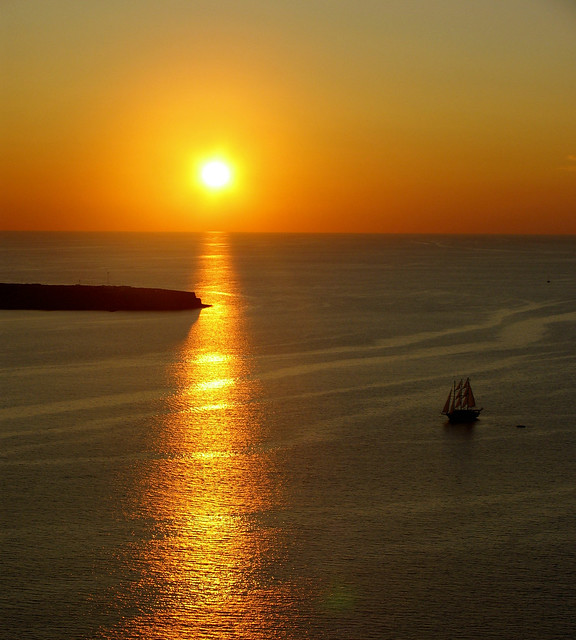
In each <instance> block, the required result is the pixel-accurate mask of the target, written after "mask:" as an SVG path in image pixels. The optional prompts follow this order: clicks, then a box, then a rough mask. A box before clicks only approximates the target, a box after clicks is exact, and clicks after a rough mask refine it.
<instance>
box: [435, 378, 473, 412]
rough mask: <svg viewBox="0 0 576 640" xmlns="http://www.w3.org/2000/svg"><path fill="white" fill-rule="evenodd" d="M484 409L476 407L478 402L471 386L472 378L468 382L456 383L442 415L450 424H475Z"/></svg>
mask: <svg viewBox="0 0 576 640" xmlns="http://www.w3.org/2000/svg"><path fill="white" fill-rule="evenodd" d="M481 411H482V409H479V408H478V407H477V406H476V400H475V399H474V394H473V393H472V387H471V386H470V378H466V381H464V380H460V382H458V383H457V382H456V381H454V384H453V385H452V388H451V389H450V393H449V394H448V398H447V400H446V404H445V405H444V409H442V413H443V414H444V415H445V416H448V420H450V422H473V421H474V420H476V418H477V417H478V416H479V415H480V412H481Z"/></svg>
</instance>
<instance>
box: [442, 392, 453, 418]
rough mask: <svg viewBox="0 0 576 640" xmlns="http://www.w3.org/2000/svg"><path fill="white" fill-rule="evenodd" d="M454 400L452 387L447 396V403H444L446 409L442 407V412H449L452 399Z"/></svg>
mask: <svg viewBox="0 0 576 640" xmlns="http://www.w3.org/2000/svg"><path fill="white" fill-rule="evenodd" d="M451 400H452V389H450V393H449V394H448V397H447V398H446V404H445V405H444V409H442V413H448V411H450V401H451Z"/></svg>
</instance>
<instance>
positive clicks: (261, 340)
mask: <svg viewBox="0 0 576 640" xmlns="http://www.w3.org/2000/svg"><path fill="white" fill-rule="evenodd" d="M575 276H576V238H574V237H564V238H558V237H443V236H399V237H395V236H369V235H364V236H352V235H226V234H207V235H152V234H150V235H147V234H116V235H115V234H24V233H23V234H17V233H12V234H1V235H0V281H3V282H45V283H54V284H55V283H75V282H79V281H80V282H82V283H89V284H102V283H106V282H109V283H110V284H129V285H134V286H151V287H167V288H176V289H190V290H194V291H196V293H197V294H198V295H199V296H200V297H201V298H202V300H203V301H204V302H206V303H209V304H212V305H213V306H212V307H211V308H208V309H205V310H202V311H201V312H182V313H174V314H171V313H165V314H162V313H106V312H101V313H98V312H77V313H74V312H40V311H3V312H0V339H1V346H2V348H1V362H0V380H1V388H2V393H1V396H0V491H1V494H0V507H1V516H2V528H1V533H0V535H1V536H2V539H1V543H0V638H2V639H3V640H12V639H14V640H24V639H34V640H36V639H37V640H62V639H90V640H92V639H94V640H104V639H106V640H128V639H130V640H131V639H157V640H161V639H162V640H176V639H223V638H242V639H246V638H250V639H253V638H254V639H273V638H274V639H275V638H284V639H290V640H302V639H311V640H339V639H350V640H363V639H370V638H375V639H393V640H429V639H430V640H431V639H435V640H437V639H441V640H442V639H446V640H454V639H455V638H458V639H464V640H466V639H470V640H472V639H484V638H486V639H494V640H508V639H509V640H518V639H523V640H530V639H534V640H560V639H564V638H566V639H568V638H570V639H571V638H574V637H575V634H576V613H575V612H576V597H575V596H576V545H575V544H574V542H575V517H574V516H575V513H574V511H575V508H574V507H575V498H576V418H575V411H574V385H575V382H576V358H575V355H574V345H575V344H576V277H575ZM462 376H464V377H466V376H470V378H471V381H472V385H473V387H474V391H475V393H476V397H477V400H478V401H479V404H481V405H482V406H484V412H483V413H482V417H481V419H480V420H479V421H478V422H477V423H476V424H475V425H473V426H468V427H465V426H449V425H447V424H446V422H445V420H444V417H443V416H441V415H440V411H441V409H442V406H443V404H444V400H445V398H446V395H447V393H448V390H449V388H450V385H451V384H452V381H453V379H454V378H460V377H462ZM518 425H525V428H518Z"/></svg>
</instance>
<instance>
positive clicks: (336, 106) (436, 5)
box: [0, 0, 576, 233]
mask: <svg viewBox="0 0 576 640" xmlns="http://www.w3.org/2000/svg"><path fill="white" fill-rule="evenodd" d="M0 12H1V27H0V29H1V33H0V36H1V40H2V45H1V46H2V50H1V55H2V70H1V71H2V75H3V76H4V77H3V82H2V87H3V89H2V91H3V100H2V106H1V107H0V109H1V111H0V117H1V122H0V124H1V127H2V128H1V135H2V154H1V159H0V187H1V193H0V228H2V229H23V230H33V229H38V230H61V229H64V230H128V231H131V230H134V231H139V230H150V231H164V230H165V231H175V230H181V231H202V230H220V229H222V230H230V231H327V232H333V231H335V232H340V231H342V232H384V233H387V232H393V233H396V232H404V233H411V232H416V233H427V232H439V233H447V232H448V233H449V232H455V233H576V215H575V214H576V117H575V115H574V114H575V113H576V2H573V1H572V0H541V1H537V0H532V1H530V2H527V1H526V0H506V1H505V2H503V1H502V0H436V1H432V0H387V1H384V2H383V1H381V0H357V1H356V2H349V1H345V0H330V1H329V0H307V2H301V3H294V2H284V1H282V2H280V1H279V0H277V1H273V0H249V1H248V0H247V1H238V0H223V1H220V0H212V1H211V2H208V1H200V0H199V1H198V2H182V1H181V0H164V1H163V2H161V3H159V2H157V1H154V2H153V1H152V0H140V1H139V2H137V3H134V2H129V1H128V0H114V1H112V0H99V1H98V2H77V1H76V0H51V1H50V2H46V1H45V0H25V1H16V0H6V1H5V2H3V3H2V5H0ZM214 154H222V155H223V156H224V157H227V158H228V159H229V160H230V162H231V163H232V165H233V168H234V171H235V183H234V187H233V188H231V189H229V190H227V191H223V192H221V193H219V194H207V193H205V192H204V190H203V189H202V188H201V187H199V186H198V183H197V181H196V180H195V179H194V176H193V173H194V170H195V167H197V166H198V163H199V162H200V161H201V160H202V159H203V158H208V157H211V156H212V155H214Z"/></svg>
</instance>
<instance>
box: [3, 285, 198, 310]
mask: <svg viewBox="0 0 576 640" xmlns="http://www.w3.org/2000/svg"><path fill="white" fill-rule="evenodd" d="M209 306H210V305H209V304H203V303H202V301H201V300H200V298H198V297H197V296H196V294H195V293H194V292H192V291H175V290H171V289H149V288H141V287H128V286H111V285H101V286H93V285H82V284H73V285H54V284H10V283H0V309H28V310H42V311H184V310H187V309H204V308H206V307H209Z"/></svg>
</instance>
